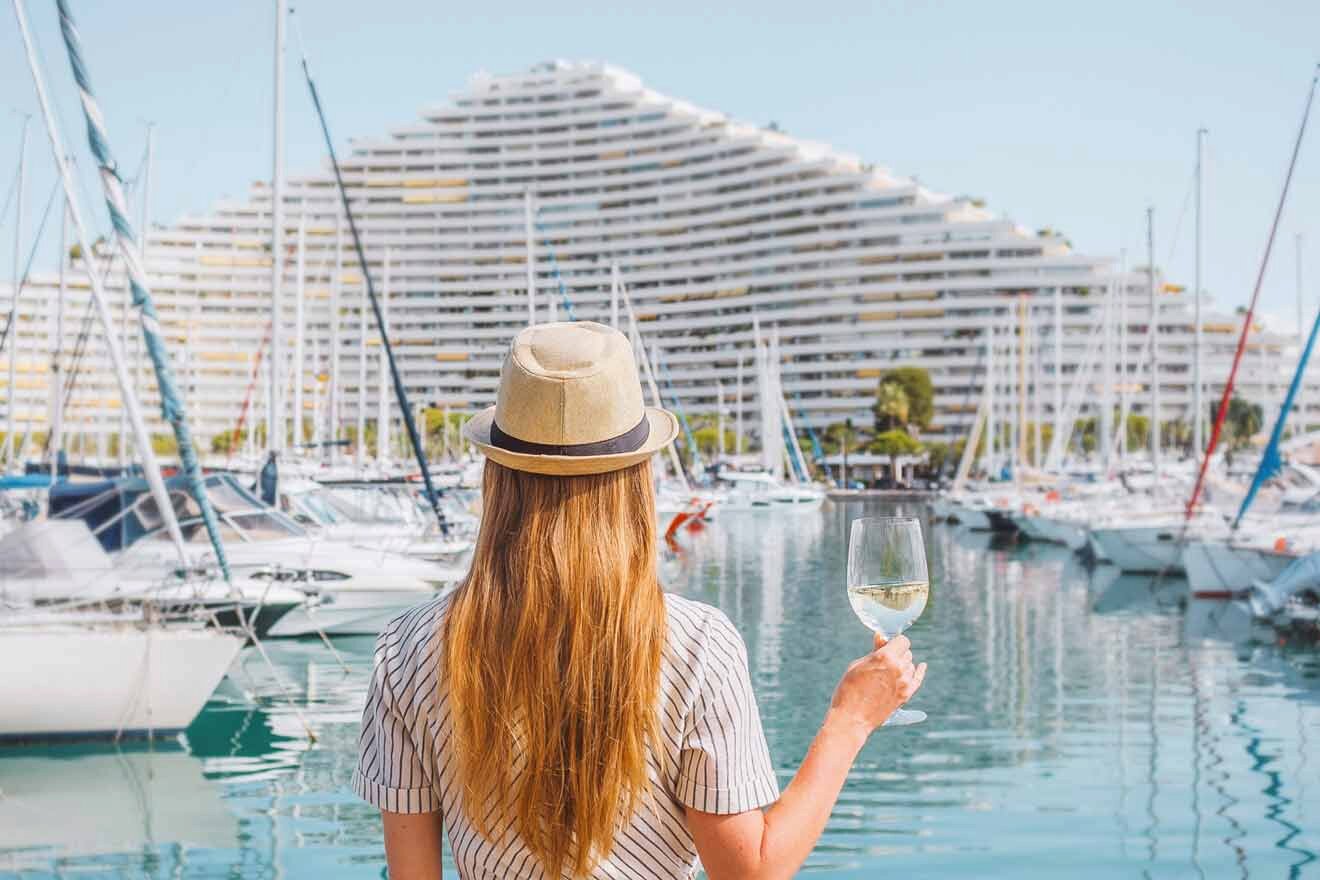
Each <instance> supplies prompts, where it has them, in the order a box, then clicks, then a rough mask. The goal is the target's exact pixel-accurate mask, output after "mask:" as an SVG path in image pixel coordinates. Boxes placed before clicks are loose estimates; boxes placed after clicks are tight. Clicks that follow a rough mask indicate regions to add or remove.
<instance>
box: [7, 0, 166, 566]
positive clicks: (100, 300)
mask: <svg viewBox="0 0 1320 880" xmlns="http://www.w3.org/2000/svg"><path fill="white" fill-rule="evenodd" d="M13 3H14V15H15V16H16V17H17V19H18V26H19V31H20V32H21V33H22V37H23V48H24V50H25V51H26V53H27V61H28V69H29V70H30V71H31V73H32V83H33V85H34V86H35V88H36V92H37V102H38V103H39V104H40V105H41V115H42V118H43V119H44V120H45V122H46V134H47V136H48V137H49V139H50V149H51V154H52V156H53V158H54V160H55V167H56V168H57V169H58V171H59V174H60V181H61V183H62V185H63V187H64V196H65V200H66V203H67V205H68V210H69V216H70V218H71V219H72V221H73V228H74V230H75V232H76V234H77V238H78V241H77V244H78V248H79V250H80V251H81V253H82V255H83V265H84V266H86V267H87V281H88V284H89V285H90V286H91V290H92V303H93V305H94V307H95V309H96V317H97V319H98V320H99V321H100V324H101V330H102V332H104V334H105V348H106V352H107V353H108V354H109V356H110V364H111V366H112V368H113V369H114V372H115V379H116V381H117V382H118V384H119V393H120V395H121V396H122V398H123V405H124V409H125V410H127V411H128V421H129V424H130V425H131V426H132V428H133V439H134V441H135V442H136V443H137V447H138V457H139V459H140V460H141V462H142V472H143V476H145V477H146V480H147V487H148V489H149V491H150V492H151V497H152V499H153V500H154V501H155V502H156V507H157V510H159V511H160V515H161V518H162V519H164V520H165V531H166V533H167V534H169V536H170V539H171V541H172V542H173V544H174V549H175V550H176V551H177V552H178V554H179V561H180V562H181V563H183V564H184V565H185V566H187V565H188V564H189V563H188V555H187V552H186V551H185V549H184V543H183V533H182V532H181V531H180V530H179V521H178V519H177V518H176V517H175V515H174V506H173V505H172V504H171V503H170V497H169V493H168V492H167V491H166V489H165V481H164V480H163V479H162V478H161V474H160V465H159V463H158V462H157V460H156V451H155V450H154V449H153V448H152V446H151V440H150V435H149V434H148V433H147V424H146V421H145V420H144V419H143V417H142V409H141V406H140V405H139V404H138V399H137V395H136V394H134V392H133V383H132V379H131V377H130V376H129V374H128V365H127V364H126V363H125V361H124V352H123V350H122V349H121V348H120V347H119V337H118V336H117V335H116V334H115V324H114V317H113V316H112V315H111V313H110V304H109V302H108V301H107V300H106V297H105V290H104V289H103V288H102V286H101V278H100V276H99V275H97V273H96V271H95V267H94V265H93V264H92V242H91V239H90V238H89V237H88V236H87V225H86V224H85V223H84V222H83V218H82V209H81V207H80V205H79V203H78V200H77V197H76V192H77V190H76V189H75V187H74V183H73V172H72V171H71V170H70V169H69V164H68V154H67V153H66V152H65V150H64V143H63V139H62V138H61V137H60V132H59V129H58V128H57V127H56V122H55V116H54V115H53V114H52V113H51V108H50V103H49V101H48V99H47V97H46V85H45V83H44V82H43V81H42V78H41V74H40V68H38V66H37V56H36V52H35V49H34V47H33V44H32V35H31V34H30V33H29V31H28V23H27V13H26V12H25V11H24V9H23V2H22V0H13ZM12 409H13V407H12V406H11V407H10V410H11V412H12Z"/></svg>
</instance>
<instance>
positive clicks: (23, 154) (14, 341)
mask: <svg viewBox="0 0 1320 880" xmlns="http://www.w3.org/2000/svg"><path fill="white" fill-rule="evenodd" d="M31 121H32V117H31V116H24V117H23V129H22V132H21V133H20V134H19V136H18V192H17V193H16V194H15V205H14V281H13V286H12V287H11V288H10V289H9V340H8V341H9V359H8V360H9V382H8V384H7V386H6V387H7V388H8V389H9V391H8V394H7V395H6V397H5V409H6V410H7V411H8V412H7V413H6V418H5V470H6V471H8V470H10V469H11V468H12V467H13V464H14V461H13V458H14V412H15V410H16V409H17V408H18V407H17V406H15V404H16V403H17V400H16V398H15V396H14V392H15V391H16V390H17V389H15V387H14V368H15V366H16V365H17V361H18V289H19V286H20V285H21V284H22V283H23V189H24V184H25V183H26V182H27V134H28V123H29V122H31Z"/></svg>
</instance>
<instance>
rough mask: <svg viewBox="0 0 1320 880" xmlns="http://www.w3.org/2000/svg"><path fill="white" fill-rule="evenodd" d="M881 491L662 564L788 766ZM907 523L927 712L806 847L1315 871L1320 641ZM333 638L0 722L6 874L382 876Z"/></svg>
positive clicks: (969, 872)
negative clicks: (122, 737) (145, 733)
mask: <svg viewBox="0 0 1320 880" xmlns="http://www.w3.org/2000/svg"><path fill="white" fill-rule="evenodd" d="M895 510H896V509H895V507H894V506H893V505H886V504H880V503H874V502H866V503H864V502H860V501H858V502H850V503H827V504H826V505H825V507H824V509H823V510H821V511H820V512H819V513H810V514H802V513H799V514H790V515H784V516H780V517H778V518H774V517H772V516H767V515H757V514H748V515H734V514H729V515H726V516H724V517H723V518H722V519H720V520H717V521H716V522H714V523H711V524H709V525H708V526H706V527H705V529H704V530H702V531H700V532H696V533H684V534H683V535H682V537H681V539H680V540H681V543H682V545H683V548H684V549H683V552H682V553H681V554H680V555H678V556H677V557H674V558H672V559H669V560H667V562H666V564H665V568H664V576H665V579H666V582H667V586H668V588H669V589H671V590H672V591H674V592H678V593H681V594H683V595H686V596H690V597H693V598H696V599H700V600H702V601H706V602H709V603H712V604H715V605H718V606H719V607H720V608H722V609H723V610H724V611H725V612H726V613H727V614H728V615H729V617H730V618H731V619H732V620H733V621H734V623H735V624H736V625H737V626H738V628H739V630H741V632H742V634H743V636H744V638H745V639H746V642H747V647H748V654H749V659H750V664H751V670H752V675H753V681H754V683H755V686H756V690H757V696H758V699H759V702H760V707H761V713H762V716H763V718H764V721H765V726H766V732H767V736H768V738H769V742H770V748H771V752H772V754H773V756H774V759H775V762H776V764H777V766H778V768H779V772H780V775H781V786H782V785H787V783H788V782H789V780H790V779H791V778H792V775H793V772H794V769H795V768H796V766H797V765H798V763H799V762H800V761H801V759H802V756H803V753H804V752H805V750H806V748H807V745H808V743H809V742H810V740H811V737H812V736H813V735H814V733H815V730H816V726H817V725H818V723H819V721H820V719H821V717H822V715H823V713H824V711H825V709H826V706H827V705H828V703H829V699H830V694H831V691H832V689H833V687H834V684H835V682H836V681H837V679H838V677H839V675H840V673H841V672H842V671H843V669H844V667H845V666H846V665H847V663H848V662H849V661H850V660H851V659H852V658H854V657H855V656H857V655H859V654H861V653H862V652H864V651H866V650H867V649H868V646H869V644H870V638H871V637H870V633H869V631H867V630H866V629H865V628H864V627H863V626H862V625H861V624H860V623H859V622H858V621H857V619H856V617H854V615H853V612H852V610H851V608H850V607H849V603H848V599H847V596H846V591H845V577H844V564H845V556H846V553H845V551H846V543H847V535H848V523H849V521H850V520H851V519H852V518H854V517H856V516H859V515H862V514H863V513H866V514H878V513H892V512H895ZM923 510H924V509H923V508H921V507H920V506H919V505H908V506H906V507H900V508H898V512H916V513H921V512H922V511H923ZM927 541H928V547H929V555H930V568H931V596H930V603H929V605H928V606H927V608H926V611H925V614H924V615H923V617H922V618H921V619H920V620H919V621H918V622H917V623H916V625H915V626H914V627H913V628H912V629H911V630H910V632H909V635H910V637H911V639H912V641H913V645H914V653H915V654H916V655H917V657H918V659H922V660H926V661H927V662H928V663H929V664H930V671H929V675H928V677H927V679H926V684H925V687H924V688H923V689H922V691H921V692H920V694H919V695H918V696H917V697H916V699H914V701H913V706H914V707H916V708H921V709H924V710H925V711H926V712H927V713H929V716H930V719H929V721H927V722H926V723H925V724H921V725H916V726H913V727H907V728H901V729H889V730H884V729H882V730H879V731H877V732H876V733H875V734H874V736H873V737H872V738H871V741H870V743H869V744H868V745H867V747H866V749H865V750H864V751H863V753H862V755H861V757H860V758H859V760H858V762H857V764H856V766H855V768H854V770H853V772H852V775H851V777H850V778H849V782H848V785H847V787H846V789H845V790H844V792H843V795H842V797H841V798H840V800H839V803H838V806H837V807H836V809H835V811H834V814H833V816H832V818H831V820H830V824H829V828H828V830H827V832H826V833H825V835H824V837H823V838H822V840H821V843H820V845H819V846H818V847H817V848H816V851H815V852H814V854H813V855H812V856H811V858H810V859H809V861H808V862H807V865H806V867H805V868H804V873H807V874H811V875H814V876H819V877H840V878H842V877H856V878H863V877H865V878H872V877H881V876H893V877H922V878H931V877H935V878H942V877H988V876H994V877H1019V878H1021V877H1069V878H1070V880H1081V878H1090V877H1116V876H1131V877H1138V876H1144V877H1169V878H1175V877H1261V878H1274V877H1302V876H1320V863H1318V862H1317V855H1316V854H1317V853H1318V852H1320V753H1315V752H1314V748H1313V746H1312V743H1313V742H1320V653H1317V652H1316V651H1315V649H1313V648H1309V647H1306V646H1292V645H1286V644H1279V643H1277V641H1276V640H1275V639H1273V638H1272V637H1271V636H1269V635H1267V634H1265V633H1259V632H1253V631H1251V630H1250V629H1248V628H1247V627H1246V624H1245V623H1244V622H1243V621H1240V620H1238V619H1235V618H1234V617H1233V615H1232V613H1231V606H1229V605H1226V604H1222V603H1221V604H1208V605H1200V604H1197V605H1190V606H1189V604H1188V602H1187V600H1186V585H1185V583H1183V582H1182V581H1178V580H1164V581H1160V582H1155V581H1153V579H1152V578H1151V577H1149V576H1132V575H1129V576H1121V577H1120V576H1118V574H1117V572H1115V571H1114V570H1113V569H1112V568H1107V567H1104V566H1101V567H1098V568H1094V569H1088V568H1087V567H1086V566H1085V565H1083V563H1082V562H1081V561H1080V559H1079V558H1077V557H1075V556H1073V555H1072V554H1071V553H1070V552H1069V551H1067V550H1066V549H1064V548H1063V547H1057V546H1048V545H1041V544H1023V545H1007V546H1002V547H1001V546H994V545H992V543H991V541H990V538H989V536H988V535H985V534H978V533H972V532H968V531H966V530H964V529H960V528H957V527H953V526H947V525H931V524H928V525H927ZM333 646H334V650H333V651H332V650H331V649H330V648H327V647H326V646H325V645H323V644H322V643H321V642H320V641H318V640H315V639H313V640H300V641H284V642H278V641H271V642H268V643H267V649H268V651H269V654H270V657H271V659H272V661H273V663H274V670H275V672H274V673H272V671H271V669H270V668H268V667H267V666H266V665H265V663H264V662H263V660H262V659H261V657H260V655H259V654H258V653H257V652H255V651H254V650H253V649H250V648H249V649H247V650H245V652H244V654H243V655H242V657H241V658H240V661H239V662H238V663H237V664H236V666H235V668H234V669H233V670H232V673H231V675H230V678H229V679H228V680H227V681H226V682H225V683H224V684H223V685H222V687H221V689H220V690H219V691H218V692H217V693H216V695H215V697H214V698H213V699H212V700H211V702H210V703H209V704H208V706H207V708H206V710H205V711H204V712H203V714H202V715H201V717H200V718H199V719H198V721H197V722H196V723H195V724H194V725H193V726H192V727H191V728H190V729H189V731H188V732H187V734H186V735H185V736H182V737H179V738H178V739H177V740H176V739H173V738H171V739H169V740H160V739H158V740H156V741H155V742H154V743H150V744H147V743H133V744H128V745H121V746H119V747H114V746H109V745H99V746H97V745H89V744H77V743H69V744H59V745H43V746H36V745H26V746H13V747H4V748H0V875H2V876H15V877H54V876H66V875H73V874H77V875H80V876H81V875H97V874H104V875H109V876H122V877H167V876H168V877H228V878H235V877H253V878H267V877H280V878H303V877H306V878H335V877H366V876H382V875H383V871H384V857H383V853H382V849H381V828H380V822H379V818H378V815H377V813H376V812H375V811H374V810H372V809H371V808H370V807H368V806H367V805H365V804H363V803H361V802H359V801H358V800H357V799H356V798H355V797H354V796H353V795H352V793H351V792H350V790H349V781H350V777H351V774H352V772H353V768H354V763H355V759H356V755H355V746H356V739H357V731H358V723H359V714H360V711H361V707H362V703H363V699H364V696H365V687H366V681H367V676H368V673H369V671H370V664H371V653H372V640H371V639H370V638H345V639H336V640H334V642H333ZM7 674H21V671H18V670H9V671H8V672H7ZM88 674H89V675H95V670H88ZM286 691H287V692H288V693H291V694H292V695H293V696H294V699H293V700H292V701H290V700H287V699H286V698H285V696H284V694H285V692H286ZM304 725H306V726H304ZM309 728H310V731H309ZM450 870H451V873H450V875H449V876H455V875H454V874H453V873H452V869H450Z"/></svg>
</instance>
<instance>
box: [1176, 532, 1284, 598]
mask: <svg viewBox="0 0 1320 880" xmlns="http://www.w3.org/2000/svg"><path fill="white" fill-rule="evenodd" d="M1294 558H1295V557H1293V556H1291V555H1288V554H1284V553H1272V552H1268V551H1265V550H1261V549H1258V548H1254V547H1235V546H1233V545H1232V544H1228V543H1225V542H1219V541H1192V542H1190V543H1188V544H1187V546H1186V547H1184V548H1183V554H1182V559H1183V568H1184V569H1185V570H1186V572H1187V586H1188V589H1189V590H1190V591H1191V592H1192V595H1199V594H1204V593H1225V592H1228V593H1234V592H1238V591H1241V590H1245V589H1247V588H1248V587H1250V586H1251V583H1252V581H1258V580H1259V581H1272V580H1274V579H1275V578H1276V577H1278V576H1279V574H1280V573H1281V572H1282V571H1283V570H1284V568H1286V567H1287V566H1288V563H1290V562H1292V561H1293V559H1294Z"/></svg>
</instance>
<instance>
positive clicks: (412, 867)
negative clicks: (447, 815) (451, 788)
mask: <svg viewBox="0 0 1320 880" xmlns="http://www.w3.org/2000/svg"><path fill="white" fill-rule="evenodd" d="M441 816H442V814H441V813H391V812H388V811H386V810H381V812H380V820H381V824H382V825H384V826H385V861H386V863H387V864H388V865H389V869H390V880H438V878H439V877H440V875H441V874H442V873H443V871H444V868H443V865H442V862H441V858H440V853H441V851H442V847H443V846H444V823H443V822H442V821H441Z"/></svg>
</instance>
